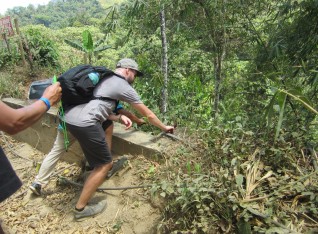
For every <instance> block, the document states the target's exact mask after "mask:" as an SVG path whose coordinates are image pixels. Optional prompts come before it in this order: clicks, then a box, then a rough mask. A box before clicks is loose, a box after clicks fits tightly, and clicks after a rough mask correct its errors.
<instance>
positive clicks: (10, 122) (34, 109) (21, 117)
mask: <svg viewBox="0 0 318 234" xmlns="http://www.w3.org/2000/svg"><path fill="white" fill-rule="evenodd" d="M61 90H62V89H61V87H60V83H59V82H57V83H55V84H53V85H50V86H49V87H47V88H46V89H45V91H44V93H43V95H42V98H44V99H45V101H43V100H37V101H36V102H34V103H33V104H31V105H29V106H26V107H23V108H20V109H14V108H11V107H9V106H8V105H6V104H5V103H3V102H1V101H0V113H1V114H0V130H2V131H4V132H6V133H9V134H16V133H18V132H20V131H22V130H24V129H26V128H27V127H29V126H31V125H32V124H34V123H35V122H36V121H38V120H39V119H40V118H41V116H42V115H43V114H44V113H45V112H46V111H47V110H48V109H49V108H50V106H52V105H54V104H55V103H57V102H58V100H59V99H60V98H61V94H62V93H61ZM46 102H47V103H46Z"/></svg>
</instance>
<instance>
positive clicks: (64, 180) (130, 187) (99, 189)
mask: <svg viewBox="0 0 318 234" xmlns="http://www.w3.org/2000/svg"><path fill="white" fill-rule="evenodd" d="M58 177H59V181H60V182H62V184H63V183H65V184H71V185H75V186H77V187H81V188H82V187H83V186H84V185H83V184H81V183H77V182H74V181H71V180H68V179H66V178H65V177H63V176H58ZM147 187H152V185H139V186H127V187H109V188H98V189H97V190H96V191H105V190H127V189H139V188H147Z"/></svg>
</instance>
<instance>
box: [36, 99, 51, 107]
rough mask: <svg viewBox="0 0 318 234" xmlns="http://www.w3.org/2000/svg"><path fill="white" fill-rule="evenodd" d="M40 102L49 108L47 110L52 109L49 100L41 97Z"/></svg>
mask: <svg viewBox="0 0 318 234" xmlns="http://www.w3.org/2000/svg"><path fill="white" fill-rule="evenodd" d="M39 100H41V101H43V102H44V103H45V105H46V107H47V110H49V109H50V108H51V104H50V101H49V99H47V98H45V97H41V98H40V99H39Z"/></svg>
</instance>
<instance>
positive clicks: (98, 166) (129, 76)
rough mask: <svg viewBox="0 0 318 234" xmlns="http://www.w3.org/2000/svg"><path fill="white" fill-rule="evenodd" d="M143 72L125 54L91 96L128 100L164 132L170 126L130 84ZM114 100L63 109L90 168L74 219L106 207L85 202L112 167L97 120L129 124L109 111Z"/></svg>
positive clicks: (171, 129) (102, 204) (94, 213)
mask: <svg viewBox="0 0 318 234" xmlns="http://www.w3.org/2000/svg"><path fill="white" fill-rule="evenodd" d="M142 75H143V74H142V73H141V72H140V71H139V70H138V64H137V63H136V62H135V61H134V60H132V59H129V58H125V59H122V60H120V61H119V62H118V63H117V66H116V70H115V75H113V76H111V77H108V78H105V79H104V80H102V81H101V82H100V83H99V84H98V86H97V87H96V88H95V89H94V96H95V97H107V98H110V99H113V100H120V101H123V102H127V103H129V104H130V105H131V106H132V107H133V108H134V109H135V110H137V111H138V112H139V113H140V114H141V115H142V116H144V117H146V118H147V120H148V121H149V123H150V124H152V125H154V126H156V127H158V128H160V129H161V130H162V131H164V132H173V130H174V127H173V126H166V125H165V124H163V123H162V122H161V121H160V120H159V119H158V118H157V116H156V115H155V114H154V113H153V112H152V111H151V110H150V109H149V108H148V107H147V106H145V105H144V104H143V102H142V101H141V100H140V97H139V95H138V94H137V92H136V91H135V90H134V89H133V88H132V87H131V84H132V83H133V82H134V80H135V78H136V76H142ZM115 106H116V101H111V100H107V101H104V100H96V99H95V100H92V101H90V102H89V103H85V104H82V105H78V106H75V107H73V108H71V109H69V110H67V111H66V113H65V122H66V124H67V128H68V130H69V131H70V132H71V133H72V135H73V136H74V137H75V138H76V139H77V140H78V142H79V144H80V145H81V147H82V150H83V152H84V155H85V158H86V160H87V162H88V163H89V164H90V166H91V167H93V168H94V169H93V171H92V172H91V174H90V176H89V177H88V178H87V180H86V182H85V184H84V187H83V190H82V192H81V195H80V197H79V199H78V201H77V203H76V205H75V210H74V215H75V219H77V220H78V221H79V220H82V219H84V218H87V217H89V216H94V215H96V214H99V213H101V212H102V211H103V210H104V209H105V207H106V201H101V202H99V203H97V204H88V201H89V200H90V199H91V197H92V196H93V195H94V193H95V191H96V189H97V188H98V187H99V186H100V185H101V184H102V183H103V181H104V178H105V177H106V175H107V173H108V171H109V170H110V169H111V168H112V157H111V154H110V151H109V149H108V147H107V144H106V142H105V134H104V131H103V128H102V125H101V123H103V122H104V121H105V120H106V119H110V120H113V121H119V122H122V123H123V124H125V125H126V127H127V128H130V127H131V120H130V119H128V118H127V117H126V116H123V115H118V116H115V115H113V114H112V110H113V109H114V108H115Z"/></svg>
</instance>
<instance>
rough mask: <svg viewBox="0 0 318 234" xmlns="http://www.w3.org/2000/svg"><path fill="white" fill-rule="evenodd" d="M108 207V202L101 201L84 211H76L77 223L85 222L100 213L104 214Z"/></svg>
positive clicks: (86, 207)
mask: <svg viewBox="0 0 318 234" xmlns="http://www.w3.org/2000/svg"><path fill="white" fill-rule="evenodd" d="M106 206H107V202H106V200H103V201H100V202H98V203H96V204H90V205H86V206H85V208H84V210H82V211H77V210H74V218H75V219H76V221H83V220H84V219H86V218H89V217H94V216H96V215H98V214H100V213H102V212H103V211H104V210H105V208H106Z"/></svg>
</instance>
